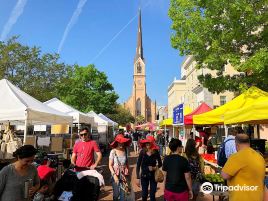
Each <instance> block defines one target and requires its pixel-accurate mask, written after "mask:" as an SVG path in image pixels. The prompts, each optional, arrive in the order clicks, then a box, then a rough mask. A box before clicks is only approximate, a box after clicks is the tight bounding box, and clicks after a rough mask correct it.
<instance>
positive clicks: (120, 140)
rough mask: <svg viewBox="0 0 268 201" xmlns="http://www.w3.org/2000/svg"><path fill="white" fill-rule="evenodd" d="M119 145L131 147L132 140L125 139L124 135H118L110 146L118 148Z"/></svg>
mask: <svg viewBox="0 0 268 201" xmlns="http://www.w3.org/2000/svg"><path fill="white" fill-rule="evenodd" d="M118 143H124V144H125V146H129V145H130V144H131V139H130V138H125V137H124V135H122V134H118V135H117V136H115V138H114V141H113V142H112V143H111V144H110V146H111V147H112V148H116V147H117V144H118Z"/></svg>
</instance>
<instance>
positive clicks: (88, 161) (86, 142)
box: [71, 127, 102, 171]
mask: <svg viewBox="0 0 268 201" xmlns="http://www.w3.org/2000/svg"><path fill="white" fill-rule="evenodd" d="M79 136H80V139H81V141H79V142H77V143H76V144H75V145H74V148H73V154H72V159H71V162H72V164H73V165H75V167H76V168H75V169H76V171H83V170H86V169H91V170H94V169H95V168H96V167H97V166H98V164H99V163H100V161H101V159H102V154H101V152H100V149H99V146H98V145H97V143H96V141H94V140H91V139H90V132H89V130H88V128H87V127H84V128H82V129H81V131H80V133H79ZM94 152H95V153H96V155H97V159H96V161H95V159H94Z"/></svg>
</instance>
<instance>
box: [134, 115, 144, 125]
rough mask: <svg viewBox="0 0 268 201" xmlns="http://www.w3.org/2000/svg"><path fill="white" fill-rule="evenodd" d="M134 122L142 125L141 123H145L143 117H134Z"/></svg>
mask: <svg viewBox="0 0 268 201" xmlns="http://www.w3.org/2000/svg"><path fill="white" fill-rule="evenodd" d="M135 122H136V124H143V123H145V118H144V116H142V115H139V116H136V119H135Z"/></svg>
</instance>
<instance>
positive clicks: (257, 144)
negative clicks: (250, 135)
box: [250, 139, 266, 154]
mask: <svg viewBox="0 0 268 201" xmlns="http://www.w3.org/2000/svg"><path fill="white" fill-rule="evenodd" d="M265 142H266V140H265V139H251V140H250V146H251V148H253V149H255V150H256V151H259V152H261V153H262V154H265Z"/></svg>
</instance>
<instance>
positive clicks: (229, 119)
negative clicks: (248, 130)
mask: <svg viewBox="0 0 268 201" xmlns="http://www.w3.org/2000/svg"><path fill="white" fill-rule="evenodd" d="M259 95H260V96H259V97H254V98H255V101H254V102H253V103H252V104H249V105H244V106H243V107H241V108H239V109H237V110H233V111H229V112H227V113H226V114H225V115H224V123H225V124H237V123H263V124H265V123H268V93H267V92H264V91H262V93H260V94H259Z"/></svg>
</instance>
